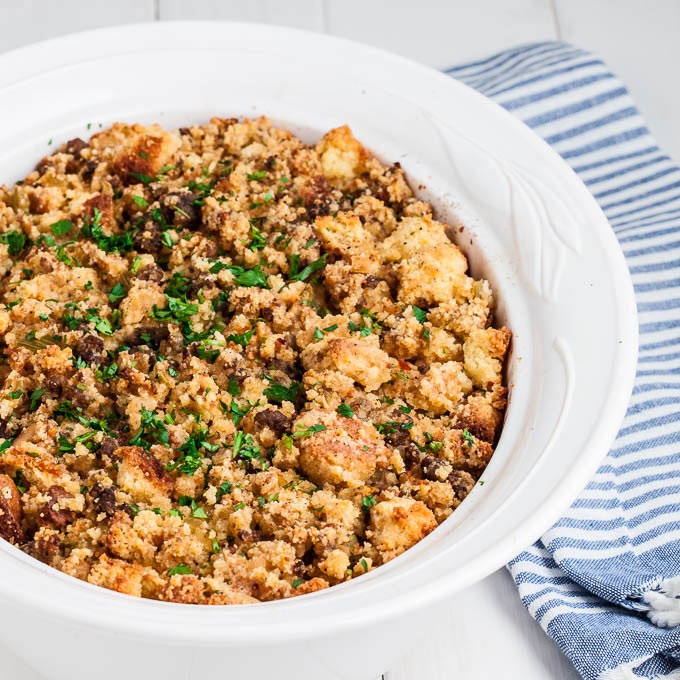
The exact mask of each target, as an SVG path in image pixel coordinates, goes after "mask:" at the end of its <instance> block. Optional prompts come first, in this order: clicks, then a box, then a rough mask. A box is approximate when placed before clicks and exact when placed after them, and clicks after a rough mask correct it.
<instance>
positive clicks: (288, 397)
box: [263, 374, 302, 404]
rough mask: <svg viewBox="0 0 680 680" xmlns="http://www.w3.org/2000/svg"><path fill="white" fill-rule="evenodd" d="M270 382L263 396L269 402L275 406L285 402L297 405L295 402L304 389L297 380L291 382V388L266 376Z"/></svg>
mask: <svg viewBox="0 0 680 680" xmlns="http://www.w3.org/2000/svg"><path fill="white" fill-rule="evenodd" d="M264 377H265V378H267V380H269V387H267V388H266V389H265V390H263V394H264V396H265V397H267V399H269V401H271V402H272V403H274V404H282V403H283V402H284V401H291V402H293V403H295V400H296V399H297V397H298V394H299V393H300V390H301V389H302V385H300V383H299V382H295V380H293V381H291V383H290V386H289V387H286V386H285V385H281V384H280V383H277V382H274V378H271V377H270V376H268V375H266V374H265V376H264Z"/></svg>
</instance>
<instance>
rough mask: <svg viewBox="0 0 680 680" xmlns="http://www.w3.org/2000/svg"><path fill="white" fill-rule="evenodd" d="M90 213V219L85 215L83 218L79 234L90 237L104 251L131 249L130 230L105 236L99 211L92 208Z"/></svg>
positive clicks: (124, 251)
mask: <svg viewBox="0 0 680 680" xmlns="http://www.w3.org/2000/svg"><path fill="white" fill-rule="evenodd" d="M92 213H93V217H92V219H90V218H88V217H86V218H85V220H84V223H83V228H82V229H81V230H80V234H81V236H84V237H86V238H91V239H92V240H93V241H94V242H95V243H96V244H97V246H98V247H99V248H101V250H103V251H104V252H106V253H115V252H119V253H127V252H129V251H131V250H132V248H133V247H134V243H133V241H132V232H131V231H126V232H123V233H122V234H112V235H111V236H106V235H105V234H104V232H103V230H102V227H101V218H102V213H101V211H100V210H99V209H98V208H94V210H93V211H92Z"/></svg>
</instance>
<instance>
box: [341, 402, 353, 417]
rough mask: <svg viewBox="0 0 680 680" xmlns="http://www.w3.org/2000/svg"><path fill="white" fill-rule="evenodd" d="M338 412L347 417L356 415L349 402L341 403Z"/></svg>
mask: <svg viewBox="0 0 680 680" xmlns="http://www.w3.org/2000/svg"><path fill="white" fill-rule="evenodd" d="M338 413H339V414H340V415H341V416H344V417H345V418H351V417H352V416H354V411H352V407H351V406H350V405H349V404H340V406H338Z"/></svg>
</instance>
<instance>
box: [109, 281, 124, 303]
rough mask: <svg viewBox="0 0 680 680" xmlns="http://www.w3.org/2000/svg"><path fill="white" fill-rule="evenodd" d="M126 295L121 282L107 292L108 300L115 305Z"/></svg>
mask: <svg viewBox="0 0 680 680" xmlns="http://www.w3.org/2000/svg"><path fill="white" fill-rule="evenodd" d="M126 295H127V291H126V290H125V287H124V286H123V284H122V283H117V284H116V285H115V286H114V287H113V288H112V289H111V292H110V293H109V302H110V303H111V304H112V305H115V304H116V303H117V302H119V301H120V300H122V299H123V298H124V297H125V296H126Z"/></svg>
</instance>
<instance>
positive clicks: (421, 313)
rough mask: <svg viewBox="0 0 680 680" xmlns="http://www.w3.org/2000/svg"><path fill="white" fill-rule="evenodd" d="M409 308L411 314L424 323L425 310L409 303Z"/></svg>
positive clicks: (425, 317) (425, 318)
mask: <svg viewBox="0 0 680 680" xmlns="http://www.w3.org/2000/svg"><path fill="white" fill-rule="evenodd" d="M411 309H413V316H415V317H416V319H418V321H419V322H420V323H425V321H426V320H427V312H426V311H425V310H424V309H421V308H420V307H416V306H415V305H411Z"/></svg>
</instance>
